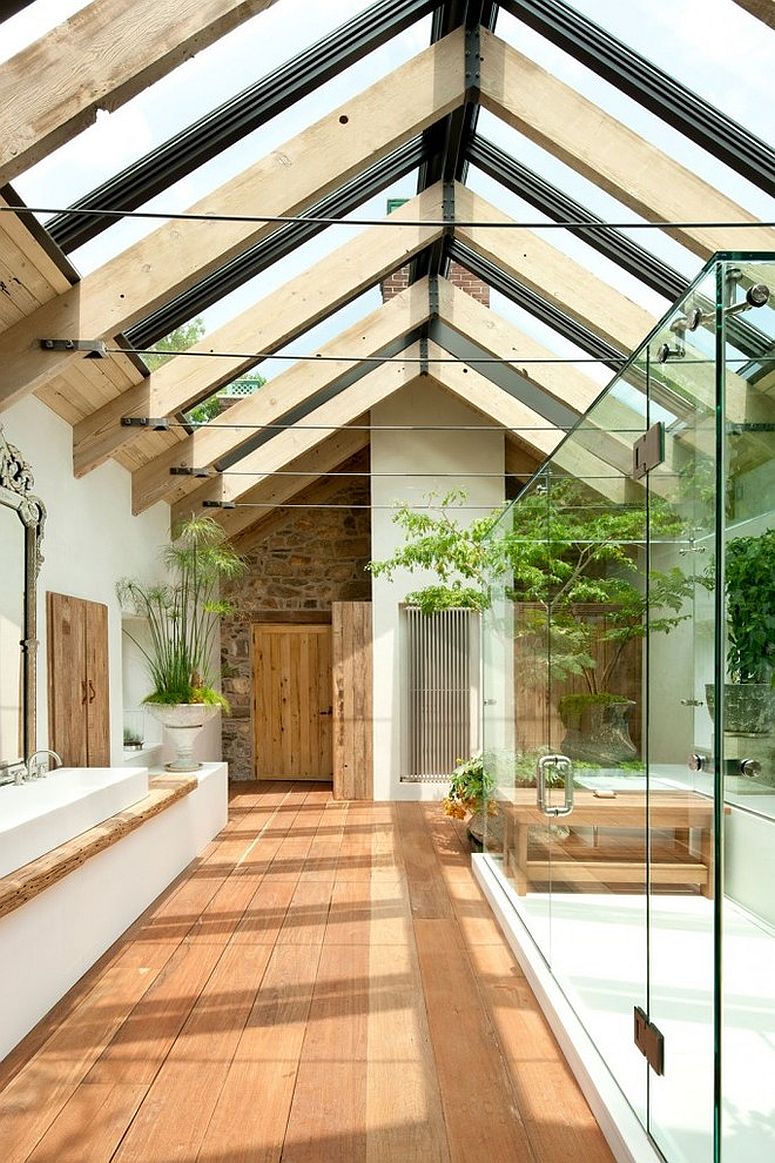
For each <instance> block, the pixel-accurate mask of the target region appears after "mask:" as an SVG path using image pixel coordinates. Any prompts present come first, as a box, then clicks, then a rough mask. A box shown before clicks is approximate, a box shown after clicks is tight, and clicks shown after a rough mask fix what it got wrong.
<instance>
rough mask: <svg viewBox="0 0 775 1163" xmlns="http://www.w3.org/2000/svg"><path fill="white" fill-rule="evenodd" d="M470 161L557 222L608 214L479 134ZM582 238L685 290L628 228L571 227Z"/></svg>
mask: <svg viewBox="0 0 775 1163" xmlns="http://www.w3.org/2000/svg"><path fill="white" fill-rule="evenodd" d="M468 159H469V161H470V162H471V165H473V166H476V167H477V168H478V169H480V170H481V171H482V172H483V173H485V174H487V175H488V176H489V177H491V178H494V179H495V181H496V182H500V184H501V185H502V186H503V187H504V189H506V190H509V191H510V192H511V193H512V194H516V195H517V197H519V198H524V200H525V201H526V202H529V203H530V205H531V206H535V208H536V209H537V210H540V211H541V213H542V214H546V215H547V217H548V218H551V219H552V220H553V221H554V222H588V223H599V224H602V222H603V219H602V218H600V217H599V216H598V215H597V214H593V213H592V211H591V210H588V209H587V208H586V206H582V204H581V203H580V202H577V201H576V200H575V198H571V197H570V195H569V194H566V193H565V192H564V191H563V190H558V189H557V187H556V186H553V185H552V184H551V182H548V181H547V180H546V179H545V178H542V177H541V176H540V174H537V173H535V171H534V170H531V169H529V168H528V167H527V166H526V165H523V164H522V163H521V162H519V161H518V160H517V159H516V158H514V157H512V156H511V155H510V154H507V153H506V152H505V150H502V149H500V147H499V146H497V145H495V144H494V143H493V142H491V141H487V139H486V138H483V137H480V136H476V137H475V138H474V140H473V141H472V142H471V145H470V148H469V150H468ZM569 229H570V233H571V234H575V235H576V236H577V237H578V238H580V239H582V241H583V242H586V243H588V244H589V246H591V247H593V248H594V249H595V250H597V251H599V252H600V254H604V255H605V256H606V258H610V259H612V260H613V261H614V262H615V263H617V264H618V265H619V266H620V267H622V268H623V269H624V270H626V271H629V272H630V274H632V275H635V276H636V278H638V279H640V281H641V282H642V283H645V285H646V286H647V287H651V289H652V290H654V291H657V292H658V294H660V295H664V296H665V298H666V299H670V300H672V299H678V298H680V297H681V295H683V294H685V292H686V289H687V287H688V286H689V280H688V279H686V278H684V276H683V275H681V274H679V273H678V271H676V270H674V269H673V268H672V267H671V266H669V265H668V263H666V262H663V261H662V259H660V258H658V257H657V256H656V255H653V254H651V252H650V251H648V250H645V249H644V248H643V247H642V246H638V244H637V243H636V242H633V240H632V239H631V238H628V237H627V235H626V234H622V232H621V231H620V230H615V229H614V228H612V227H602V225H601V229H600V230H584V229H583V228H582V229H576V228H574V227H572V226H571V227H570V228H569Z"/></svg>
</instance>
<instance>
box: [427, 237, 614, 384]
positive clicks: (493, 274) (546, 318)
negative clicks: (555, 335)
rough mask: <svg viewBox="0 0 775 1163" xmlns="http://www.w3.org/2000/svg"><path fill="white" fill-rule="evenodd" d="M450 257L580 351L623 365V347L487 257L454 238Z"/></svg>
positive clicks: (609, 364) (609, 365)
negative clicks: (597, 333) (555, 304)
mask: <svg viewBox="0 0 775 1163" xmlns="http://www.w3.org/2000/svg"><path fill="white" fill-rule="evenodd" d="M450 257H451V258H453V259H454V260H455V262H459V263H460V265H461V266H464V267H465V268H466V270H469V271H471V273H472V274H474V275H477V276H478V277H479V278H480V279H482V280H483V281H484V282H485V283H488V284H489V286H491V287H492V288H493V289H494V290H496V291H500V293H501V294H502V295H505V296H506V298H507V299H510V300H511V302H512V303H516V305H517V306H518V307H523V308H524V309H525V310H526V311H529V312H530V314H531V315H535V317H536V318H537V319H540V320H541V321H542V322H543V323H546V324H548V326H549V327H552V328H553V329H554V330H555V331H557V332H559V334H560V335H564V336H565V338H566V339H569V340H570V341H571V343H575V344H576V346H577V347H580V348H581V350H582V351H586V352H587V354H588V355H591V356H593V357H594V358H595V359H599V360H600V362H601V363H604V364H606V365H607V366H608V367H610V368H612V369H613V370H614V371H619V370H620V368H621V366H622V356H625V357H626V356H627V355H628V354H629V352H626V351H625V350H624V349H623V348H617V347H614V345H613V344H611V343H607V342H606V340H605V339H601V338H600V336H599V335H595V333H594V332H593V331H590V329H589V328H588V327H585V326H584V324H583V323H579V322H578V321H577V320H576V319H572V318H571V317H570V316H569V315H566V314H565V313H564V312H563V311H560V310H559V308H557V307H555V306H554V305H553V304H552V303H549V302H547V300H546V299H542V298H541V296H540V295H537V294H536V293H535V291H532V290H531V289H530V288H529V287H526V286H524V285H523V284H522V283H519V282H517V280H516V279H513V278H512V277H511V276H510V275H508V274H506V272H505V271H503V270H501V269H500V267H498V266H496V265H495V263H492V262H490V260H489V259H486V258H482V256H481V255H478V254H476V253H475V252H474V251H473V250H470V249H469V248H468V247H467V246H462V245H461V244H460V243H459V242H457V241H456V240H453V242H452V244H451V246H450Z"/></svg>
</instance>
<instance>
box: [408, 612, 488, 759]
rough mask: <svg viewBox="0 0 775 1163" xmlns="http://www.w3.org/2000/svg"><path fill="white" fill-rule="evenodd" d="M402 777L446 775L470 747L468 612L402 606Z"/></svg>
mask: <svg viewBox="0 0 775 1163" xmlns="http://www.w3.org/2000/svg"><path fill="white" fill-rule="evenodd" d="M404 612H405V616H406V623H405V629H406V633H405V643H406V652H405V668H404V675H405V682H406V691H405V709H406V716H405V722H406V725H407V736H406V739H405V746H404V757H405V759H404V776H403V778H404V779H405V780H414V781H418V780H426V779H427V780H432V779H447V778H448V777H449V773H450V772H451V771H452V769H453V767H455V766H456V764H457V763H458V761H459V760H460V759H465V758H467V756H468V755H470V753H471V750H472V748H473V746H474V739H473V733H472V727H474V726H475V718H476V715H475V712H473V713H472V703H474V705H475V692H476V689H477V687H478V681H477V680H478V672H477V668H476V666H475V657H474V655H475V651H474V649H473V648H472V630H473V628H474V627H475V625H476V624H477V623H476V622H475V621H474V619H475V618H476V615H475V614H473V612H472V611H471V610H462V609H455V610H440V611H439V612H438V613H435V614H423V613H421V612H420V610H418V609H417V608H415V607H413V606H408V607H406V609H405V611H404Z"/></svg>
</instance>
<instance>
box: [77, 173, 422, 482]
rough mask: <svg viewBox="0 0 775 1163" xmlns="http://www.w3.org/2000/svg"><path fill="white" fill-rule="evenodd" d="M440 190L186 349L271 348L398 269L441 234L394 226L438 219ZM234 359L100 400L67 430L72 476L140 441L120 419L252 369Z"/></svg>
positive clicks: (164, 375)
mask: <svg viewBox="0 0 775 1163" xmlns="http://www.w3.org/2000/svg"><path fill="white" fill-rule="evenodd" d="M440 205H441V191H440V189H439V188H438V187H436V189H434V190H426V191H425V192H424V193H423V194H421V195H419V196H418V197H416V198H413V199H412V200H411V202H409V203H408V204H407V205H406V206H402V207H400V208H399V209H397V210H396V211H395V212H394V214H393V216H392V217H393V219H394V220H395V222H396V225H395V227H392V228H391V227H373V228H372V229H370V230H367V231H364V232H363V233H362V234H359V235H356V237H355V238H352V239H350V241H349V242H346V243H345V244H344V245H343V246H341V247H339V248H338V249H337V250H335V251H333V252H332V253H331V254H330V255H327V256H326V257H325V258H322V259H321V260H320V262H318V263H316V264H315V265H314V266H313V267H311V268H309V269H308V270H306V271H303V272H302V273H301V274H299V275H297V276H296V278H294V279H291V280H290V281H289V282H288V283H285V284H284V285H283V286H282V287H280V288H278V289H277V290H276V291H273V292H272V293H271V294H270V295H267V296H266V297H265V298H264V299H261V300H259V302H258V303H256V304H255V305H254V306H252V307H249V308H248V309H247V310H246V311H243V312H242V313H241V314H240V315H238V316H237V317H236V318H235V319H232V320H230V321H229V322H228V323H226V324H224V325H223V327H220V328H218V329H217V330H216V331H214V332H212V333H211V334H209V335H206V336H205V337H204V338H203V339H201V340H200V341H199V342H198V343H196V344H194V345H193V346H192V347H191V348H190V350H191V351H192V352H212V351H224V352H240V351H275V350H277V349H278V348H280V347H282V346H283V345H284V344H286V343H288V342H290V341H291V340H292V339H294V338H296V336H298V335H300V334H301V333H302V332H303V331H306V330H308V329H309V328H310V327H312V326H314V325H315V324H316V323H318V322H320V320H321V319H324V318H325V317H326V316H328V315H330V314H332V312H334V311H336V310H337V309H338V308H339V307H342V306H343V305H344V304H345V303H348V302H350V301H351V300H352V299H354V298H355V297H356V296H357V295H359V294H361V293H362V292H363V291H364V290H366V289H367V288H369V287H371V286H373V285H374V284H375V283H376V282H378V281H379V280H380V279H381V278H382V277H383V276H384V275H386V274H387V273H388V272H390V271H392V270H395V268H396V267H399V266H402V265H403V264H404V263H405V262H406V261H407V260H408V259H410V258H411V256H412V255H413V254H414V253H415V252H416V251H417V250H419V249H421V248H422V247H424V246H428V245H429V244H431V243H432V242H433V241H434V239H435V238H436V237H437V236H438V234H439V233H440V230H439V228H438V227H432V226H425V227H416V228H415V229H412V230H410V229H409V228H408V227H406V226H402V225H399V223H402V222H406V221H412V220H414V219H424V218H427V219H431V220H433V219H434V218H438V215H439V213H440ZM256 362H257V361H256V360H249V359H240V358H238V357H237V356H222V357H218V358H216V357H215V356H213V357H212V358H208V359H204V358H203V359H196V358H194V357H193V356H181V357H179V358H176V359H171V360H170V361H169V362H167V363H166V364H163V365H162V366H161V367H160V368H158V369H157V370H156V371H155V372H152V373H151V376H150V379H148V380H146V381H145V382H144V383H142V384H139V385H138V386H137V387H136V388H133V389H131V390H130V391H127V392H124V393H123V395H121V396H118V397H116V399H114V400H111V401H110V403H108V404H105V405H103V407H102V408H99V409H98V410H97V411H95V412H94V413H93V414H92V415H91V416H89V417H87V418H86V419H85V420H83V421H82V422H81V423H80V424H78V425H77V427H76V428H75V430H74V432H73V464H74V468H75V472H76V475H78V476H81V475H83V473H85V472H88V471H90V470H91V469H93V468H96V466H97V465H98V464H100V463H101V462H102V461H103V460H104V459H105V458H106V457H107V456H110V455H112V454H113V453H115V451H116V450H117V449H118V448H120V447H121V446H122V445H123V446H126V445H128V444H130V443H131V442H132V441H133V440H138V439H141V438H142V432H143V430H142V429H137V428H127V427H122V426H121V419H122V417H124V416H170V415H172V414H173V413H175V412H179V411H182V410H183V409H185V408H188V407H190V406H191V405H193V404H195V403H197V401H199V400H200V399H202V398H203V397H204V396H208V395H211V394H212V393H213V392H214V391H215V390H216V389H217V388H219V387H220V386H221V385H222V384H224V383H227V382H228V381H229V380H232V379H234V378H235V377H236V376H238V375H242V374H244V373H245V372H246V371H248V370H249V369H250V368H251V367H254V366H255V364H256Z"/></svg>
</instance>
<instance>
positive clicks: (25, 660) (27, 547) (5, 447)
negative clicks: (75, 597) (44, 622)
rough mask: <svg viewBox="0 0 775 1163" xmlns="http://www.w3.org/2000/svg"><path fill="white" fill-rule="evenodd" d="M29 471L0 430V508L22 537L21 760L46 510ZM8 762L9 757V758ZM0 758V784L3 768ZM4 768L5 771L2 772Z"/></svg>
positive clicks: (31, 744)
mask: <svg viewBox="0 0 775 1163" xmlns="http://www.w3.org/2000/svg"><path fill="white" fill-rule="evenodd" d="M34 483H35V481H34V478H33V475H32V469H31V468H30V466H29V465H28V464H27V462H26V461H25V460H24V458H23V457H22V454H21V453H20V452H19V449H18V448H15V447H14V446H13V445H12V444H9V443H8V441H7V440H6V438H5V436H4V434H3V431H2V429H1V428H0V505H4V506H6V507H7V508H10V509H14V510H15V511H16V514H17V516H18V517H19V520H20V521H21V523H22V526H23V533H24V627H23V635H24V637H23V638H22V640H21V642H20V647H21V657H22V699H23V707H22V716H23V717H22V739H23V745H24V755H23V756H21V757H20V758H22V759H24V758H26V757H27V756H28V755H30V754H32V752H33V751H34V750H35V746H36V740H37V664H38V636H37V630H38V600H37V598H38V592H37V591H38V575H39V573H40V567H41V564H42V562H43V554H42V553H41V544H42V541H43V527H44V525H45V522H46V508H45V505H44V504H43V502H42V501H41V499H40V497H36V496H35V495H34V494H33V492H32V488H33V485H34ZM9 758H10V757H9ZM3 759H4V757H3V756H0V783H3V782H5V779H4V778H3V776H4V775H7V765H4V764H3ZM4 767H5V768H6V770H4Z"/></svg>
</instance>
